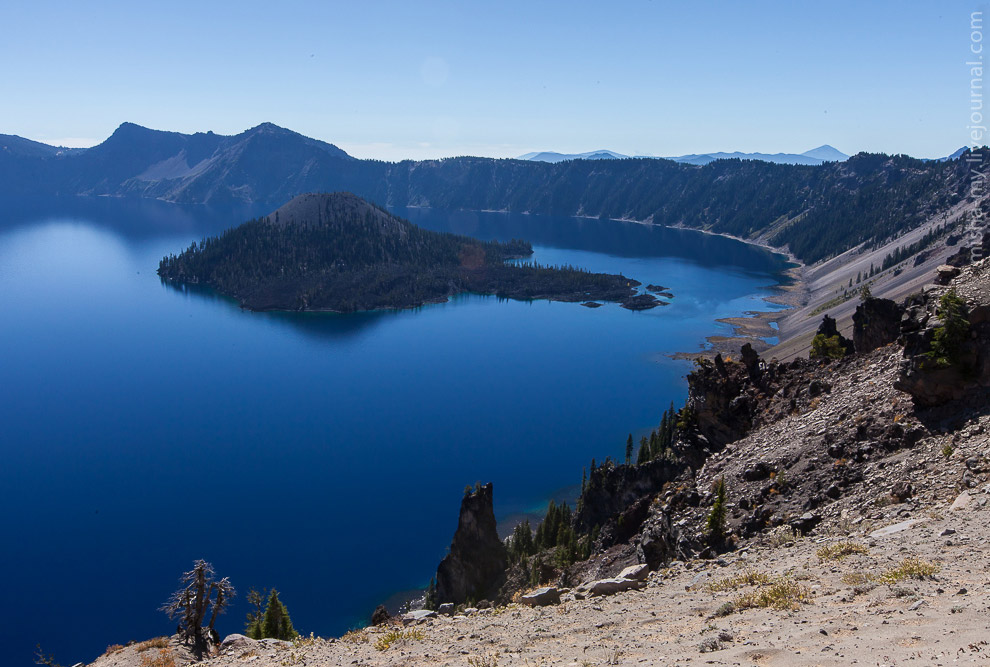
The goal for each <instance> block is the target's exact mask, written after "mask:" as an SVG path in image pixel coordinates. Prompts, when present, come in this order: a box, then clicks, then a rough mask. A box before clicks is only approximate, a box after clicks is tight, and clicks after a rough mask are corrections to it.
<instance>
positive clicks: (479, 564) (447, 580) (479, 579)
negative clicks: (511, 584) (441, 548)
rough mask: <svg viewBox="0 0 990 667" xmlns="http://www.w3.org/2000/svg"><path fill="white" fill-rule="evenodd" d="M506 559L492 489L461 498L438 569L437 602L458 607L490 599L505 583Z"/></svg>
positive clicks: (481, 490)
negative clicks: (452, 531) (449, 538)
mask: <svg viewBox="0 0 990 667" xmlns="http://www.w3.org/2000/svg"><path fill="white" fill-rule="evenodd" d="M507 566H508V558H507V556H506V553H505V545H503V544H502V541H501V540H500V539H499V537H498V531H497V530H496V527H495V512H494V510H493V506H492V485H491V484H490V483H489V484H485V485H484V486H481V487H478V488H476V489H475V490H474V491H472V492H471V493H468V494H466V495H465V496H464V499H463V500H462V501H461V513H460V517H459V519H458V521H457V531H456V532H455V533H454V540H453V542H451V544H450V553H449V554H447V556H446V557H445V558H444V559H443V560H442V561H441V562H440V566H439V567H438V568H437V601H438V602H453V603H454V604H460V603H462V602H466V601H467V600H468V599H472V600H480V599H482V598H486V597H493V596H494V595H495V594H496V593H497V592H498V589H499V587H500V586H501V585H502V583H503V581H504V579H505V570H506V567H507Z"/></svg>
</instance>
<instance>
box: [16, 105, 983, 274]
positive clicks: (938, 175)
mask: <svg viewBox="0 0 990 667" xmlns="http://www.w3.org/2000/svg"><path fill="white" fill-rule="evenodd" d="M11 142H13V143H11ZM7 144H10V145H14V144H16V146H15V148H16V150H8V151H0V194H2V193H8V194H10V193H17V194H20V195H23V194H32V195H38V194H44V195H53V194H61V195H79V194H82V195H113V196H131V197H150V198H155V199H163V200H166V201H174V202H184V203H210V204H226V203H231V202H237V203H241V204H243V203H245V202H248V203H259V202H263V203H266V204H269V205H271V206H278V205H280V204H282V203H284V202H286V201H288V200H289V199H291V198H292V197H294V196H296V195H299V194H302V193H305V192H315V191H334V190H347V191H350V192H354V193H356V194H357V195H359V196H361V197H364V198H366V199H370V200H372V201H376V202H379V203H381V204H383V205H386V206H390V207H403V206H430V207H433V208H438V209H443V210H458V209H468V210H505V211H513V212H531V213H543V214H552V215H560V216H591V217H604V218H629V219H634V220H639V221H651V222H654V223H657V224H662V225H675V226H676V225H679V226H685V227H691V228H695V229H703V230H708V231H713V232H719V233H725V234H731V235H735V236H740V237H743V238H755V237H760V238H761V239H762V240H766V241H769V242H770V243H771V244H773V245H777V246H785V245H786V246H789V247H790V249H791V251H792V252H793V253H794V254H795V255H796V256H797V257H798V258H799V259H801V260H803V261H805V262H814V261H818V260H820V259H824V258H826V257H830V256H833V255H836V254H839V253H841V252H843V251H845V250H848V249H849V248H851V247H854V246H856V245H858V244H860V243H867V244H870V245H878V244H880V243H882V242H885V241H888V240H890V239H892V238H895V237H896V236H898V235H899V234H901V233H903V232H905V231H907V230H909V229H911V228H913V227H915V226H916V225H917V224H919V223H920V222H921V221H923V220H925V219H928V218H930V217H931V216H932V215H936V214H938V213H940V212H942V211H944V210H946V209H947V208H949V207H951V206H952V205H954V204H956V203H958V202H960V201H961V200H962V199H963V198H965V197H966V196H968V191H967V189H968V187H969V184H970V181H971V177H972V174H971V173H970V170H971V169H975V170H978V171H983V170H985V168H986V167H985V165H987V164H988V163H990V159H988V158H990V155H987V149H986V148H983V149H980V150H979V151H977V153H982V155H979V154H977V155H973V154H971V153H970V152H968V151H967V152H964V153H963V154H962V155H961V156H960V157H958V158H956V159H954V160H946V161H926V160H919V159H915V158H911V157H908V156H906V155H893V156H889V155H883V154H867V153H860V154H858V155H854V156H852V157H851V158H849V159H848V160H846V161H845V162H828V163H825V164H822V165H820V166H802V165H787V164H773V163H770V162H763V161H759V160H741V159H728V160H717V161H715V162H712V163H710V164H707V165H704V166H700V167H699V166H694V165H690V164H679V163H676V162H673V161H670V160H663V159H655V158H631V159H623V160H568V161H564V162H558V163H547V162H530V161H525V160H503V159H493V158H478V157H458V158H448V159H443V160H425V161H403V162H398V163H389V162H381V161H377V160H358V159H355V158H353V157H351V156H349V155H347V154H346V153H345V152H343V151H341V150H340V149H338V148H337V147H335V146H332V145H330V144H325V143H323V142H319V141H315V140H313V139H309V138H307V137H304V136H302V135H300V134H297V133H295V132H291V131H289V130H285V129H283V128H279V127H276V126H274V125H271V124H269V123H266V124H263V125H259V126H258V127H256V128H252V129H250V130H247V131H245V132H243V133H242V134H239V135H236V136H231V137H221V136H219V135H212V134H195V135H183V134H179V133H175V132H159V131H157V130H149V129H147V128H142V127H139V126H136V125H133V124H129V123H125V124H124V125H122V126H121V127H120V128H119V129H118V130H117V131H116V132H115V133H114V134H113V136H111V137H110V138H109V139H107V140H106V141H105V142H104V143H102V144H100V145H99V146H95V147H93V148H89V149H84V150H82V149H80V150H73V151H66V152H52V151H51V150H47V149H45V148H44V146H43V145H42V144H36V142H28V141H27V140H22V139H20V138H18V137H7V138H6V143H5V144H4V145H7ZM25 146H26V147H25Z"/></svg>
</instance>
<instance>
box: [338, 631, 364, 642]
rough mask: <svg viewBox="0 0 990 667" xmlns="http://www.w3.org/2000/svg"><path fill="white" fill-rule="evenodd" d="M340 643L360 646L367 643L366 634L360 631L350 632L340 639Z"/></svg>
mask: <svg viewBox="0 0 990 667" xmlns="http://www.w3.org/2000/svg"><path fill="white" fill-rule="evenodd" d="M340 641H342V642H350V643H352V644H362V643H367V642H368V634H367V633H366V632H365V631H364V629H361V630H350V631H348V632H347V634H345V635H344V636H343V637H341V638H340Z"/></svg>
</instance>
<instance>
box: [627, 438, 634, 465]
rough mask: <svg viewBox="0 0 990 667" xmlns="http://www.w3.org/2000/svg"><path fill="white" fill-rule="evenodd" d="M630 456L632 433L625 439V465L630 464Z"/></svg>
mask: <svg viewBox="0 0 990 667" xmlns="http://www.w3.org/2000/svg"><path fill="white" fill-rule="evenodd" d="M632 455H633V438H632V433H630V434H629V437H628V438H627V439H626V465H629V464H630V463H632Z"/></svg>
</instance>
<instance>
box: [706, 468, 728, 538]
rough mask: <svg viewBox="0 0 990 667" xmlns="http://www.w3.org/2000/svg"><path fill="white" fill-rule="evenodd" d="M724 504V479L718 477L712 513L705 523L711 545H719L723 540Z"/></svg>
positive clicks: (725, 511) (725, 510) (725, 509)
mask: <svg viewBox="0 0 990 667" xmlns="http://www.w3.org/2000/svg"><path fill="white" fill-rule="evenodd" d="M726 502H727V500H726V491H725V477H719V478H718V481H717V482H716V483H715V502H714V503H712V511H711V512H710V513H709V514H708V520H707V521H706V522H705V527H706V528H707V530H708V538H709V539H710V540H711V541H712V543H719V542H721V541H722V540H723V539H725V517H726V513H727V511H728V510H727V508H726V506H725V505H726Z"/></svg>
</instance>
